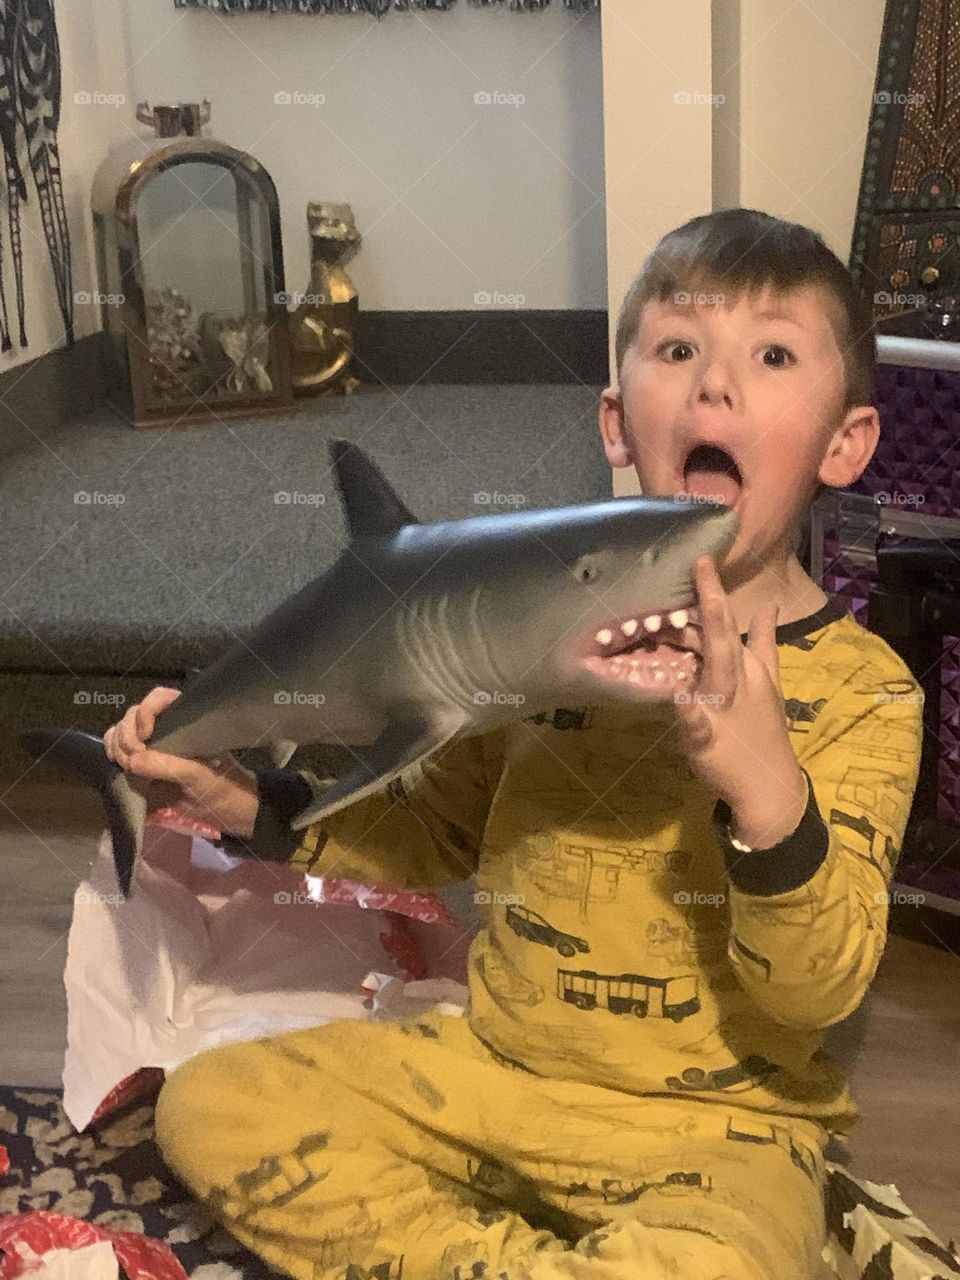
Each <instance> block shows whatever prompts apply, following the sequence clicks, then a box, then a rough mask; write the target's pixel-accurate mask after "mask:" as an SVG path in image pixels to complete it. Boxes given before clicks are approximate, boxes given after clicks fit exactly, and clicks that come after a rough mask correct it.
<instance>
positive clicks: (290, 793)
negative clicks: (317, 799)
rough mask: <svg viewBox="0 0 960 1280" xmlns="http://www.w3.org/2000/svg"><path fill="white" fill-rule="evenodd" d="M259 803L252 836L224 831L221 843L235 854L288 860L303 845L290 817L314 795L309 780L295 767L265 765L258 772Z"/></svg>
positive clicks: (275, 860)
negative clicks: (269, 767)
mask: <svg viewBox="0 0 960 1280" xmlns="http://www.w3.org/2000/svg"><path fill="white" fill-rule="evenodd" d="M256 779H257V795H258V796H259V798H260V805H259V807H258V809H257V816H256V818H255V819H254V823H253V835H252V836H251V837H250V838H249V840H244V839H243V838H242V837H240V836H232V835H229V834H227V833H226V832H224V833H223V834H222V835H221V838H220V843H221V844H222V845H223V848H224V850H225V851H226V852H227V853H229V854H230V855H231V856H233V857H235V858H265V859H266V860H267V861H269V862H289V861H290V859H291V858H292V857H293V855H294V853H296V851H297V849H298V848H299V846H300V840H301V833H300V832H299V831H293V830H292V829H291V827H290V819H291V818H292V817H293V816H294V814H297V813H299V812H300V810H301V809H305V808H306V807H307V805H308V804H309V803H310V800H311V798H312V796H313V791H312V790H311V787H310V784H309V782H307V780H306V778H304V777H302V776H301V774H299V773H296V772H295V771H294V770H292V769H262V770H259V771H257V773H256Z"/></svg>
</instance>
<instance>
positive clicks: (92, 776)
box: [20, 729, 147, 897]
mask: <svg viewBox="0 0 960 1280" xmlns="http://www.w3.org/2000/svg"><path fill="white" fill-rule="evenodd" d="M20 741H21V743H22V745H23V747H24V748H25V749H26V750H27V751H28V752H29V753H30V755H32V756H34V757H35V758H36V759H38V760H43V761H44V762H45V763H50V764H52V765H53V766H54V767H55V768H56V770H57V772H58V773H60V774H61V775H62V776H63V777H64V778H65V779H66V780H67V781H68V782H79V783H85V784H86V785H87V786H91V787H95V788H96V789H97V791H99V793H100V798H101V800H102V801H103V807H104V810H105V811H106V816H107V825H108V826H109V828H110V838H111V840H112V842H113V863H114V866H115V868H116V872H117V880H118V881H119V883H120V890H121V892H122V893H123V895H124V897H127V896H128V895H129V893H130V889H131V887H132V884H133V873H134V870H135V869H136V865H137V862H138V860H139V857H140V853H141V850H142V848H143V827H144V823H145V821H146V817H147V799H146V796H145V795H143V794H142V793H141V792H140V791H138V790H137V789H136V787H134V786H133V784H132V783H131V782H130V779H129V778H128V777H127V775H126V774H125V773H124V771H123V770H122V769H121V768H120V766H119V765H118V764H114V762H113V761H112V760H111V759H110V758H109V756H108V755H107V754H106V752H105V751H104V749H103V739H102V738H98V737H96V736H95V735H94V734H91V733H81V732H80V731H79V730H78V729H32V730H30V732H29V733H24V734H22V735H21V738H20Z"/></svg>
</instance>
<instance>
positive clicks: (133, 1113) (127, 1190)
mask: <svg viewBox="0 0 960 1280" xmlns="http://www.w3.org/2000/svg"><path fill="white" fill-rule="evenodd" d="M158 1093H159V1085H157V1086H155V1087H154V1088H153V1089H152V1091H151V1092H149V1093H144V1094H142V1095H141V1096H140V1097H139V1098H136V1099H134V1100H133V1101H131V1102H129V1103H127V1104H126V1105H125V1106H123V1107H120V1108H118V1109H117V1110H114V1111H111V1112H110V1113H109V1115H107V1116H105V1117H104V1118H103V1119H101V1120H99V1121H97V1122H95V1123H94V1124H93V1125H91V1126H90V1128H88V1129H87V1130H86V1132H84V1133H77V1132H76V1131H75V1129H74V1128H73V1125H72V1124H71V1123H70V1121H69V1120H68V1119H67V1117H66V1116H65V1115H64V1112H63V1108H62V1106H61V1097H62V1094H61V1092H59V1091H57V1090H53V1089H26V1088H11V1087H8V1086H0V1145H2V1146H5V1147H6V1148H7V1152H8V1154H9V1157H10V1168H9V1171H8V1172H7V1173H6V1174H0V1215H2V1214H10V1213H27V1212H29V1211H30V1210H32V1209H40V1210H48V1211H51V1212H55V1213H60V1214H65V1215H68V1216H71V1217H74V1218H80V1219H82V1220H84V1221H86V1222H92V1223H95V1224H97V1225H98V1226H101V1227H105V1228H108V1229H110V1230H114V1231H136V1232H141V1233H142V1234H144V1235H146V1236H149V1237H151V1238H153V1239H155V1240H162V1241H164V1243H166V1244H167V1245H169V1247H170V1248H171V1249H172V1251H173V1252H174V1254H176V1256H177V1258H178V1259H179V1261H180V1264H181V1266H182V1267H183V1269H184V1271H185V1272H186V1273H187V1275H188V1276H190V1277H192V1278H193V1280H221V1277H227V1276H229V1277H231V1280H235V1278H236V1277H240V1278H241V1280H276V1278H277V1277H281V1276H282V1273H281V1272H278V1271H276V1270H275V1269H274V1268H272V1267H270V1266H268V1265H267V1264H266V1263H265V1262H263V1261H262V1259H260V1258H258V1257H256V1255H254V1254H252V1253H250V1251H249V1250H248V1249H246V1248H244V1246H243V1245H241V1244H240V1243H239V1242H238V1241H237V1240H235V1239H234V1238H233V1237H232V1236H231V1235H229V1234H228V1233H227V1232H226V1231H224V1230H223V1228H222V1227H220V1226H219V1225H218V1224H217V1223H216V1222H215V1221H214V1219H213V1218H211V1217H210V1215H209V1214H208V1213H207V1211H206V1210H205V1209H204V1207H203V1206H202V1205H201V1204H199V1203H197V1201H196V1200H194V1199H192V1198H191V1194H190V1192H189V1191H188V1190H187V1189H186V1188H185V1187H184V1186H183V1184H182V1183H181V1182H178V1180H177V1179H176V1178H175V1177H174V1175H173V1174H172V1173H171V1171H170V1170H169V1169H168V1168H167V1166H166V1165H165V1164H164V1162H163V1159H162V1157H161V1155H160V1152H159V1150H158V1148H157V1146H156V1144H155V1143H154V1140H153V1133H154V1130H153V1117H154V1110H155V1105H156V1099H157V1094H158ZM827 1168H828V1170H829V1180H828V1183H827V1188H826V1208H827V1220H828V1224H829V1228H830V1237H829V1247H830V1249H831V1259H830V1261H831V1264H832V1266H831V1267H830V1268H829V1270H831V1271H832V1272H833V1273H834V1274H835V1275H836V1276H838V1277H839V1280H958V1277H960V1256H958V1254H957V1252H956V1250H955V1247H954V1245H953V1242H952V1241H951V1242H950V1243H949V1244H948V1245H944V1244H943V1243H942V1242H941V1241H939V1240H938V1239H937V1238H936V1237H935V1236H934V1234H933V1232H931V1231H930V1230H929V1228H927V1227H926V1226H925V1225H924V1224H923V1223H922V1222H920V1221H919V1220H918V1219H917V1218H915V1217H914V1216H913V1214H912V1213H911V1212H910V1210H909V1209H908V1207H907V1206H906V1205H905V1204H903V1202H902V1201H901V1200H900V1199H899V1196H898V1195H897V1193H896V1188H895V1187H886V1186H880V1185H877V1184H875V1183H871V1182H863V1181H860V1180H858V1179H856V1178H854V1177H853V1176H852V1174H850V1173H849V1171H847V1170H845V1169H843V1168H842V1167H841V1166H840V1165H838V1164H835V1163H833V1162H832V1161H830V1160H829V1159H828V1163H827ZM851 1215H852V1216H851ZM218 1264H219V1265H218ZM207 1268H209V1270H207Z"/></svg>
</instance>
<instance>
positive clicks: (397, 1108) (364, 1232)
mask: <svg viewBox="0 0 960 1280" xmlns="http://www.w3.org/2000/svg"><path fill="white" fill-rule="evenodd" d="M734 1101H735V1099H732V1098H731V1099H729V1100H727V1099H717V1100H716V1101H706V1100H703V1101H698V1100H693V1099H690V1098H674V1097H640V1096H637V1095H633V1094H627V1093H622V1092H619V1091H616V1090H611V1089H609V1088H606V1087H599V1086H597V1085H592V1084H587V1083H583V1082H579V1081H570V1080H556V1079H547V1078H544V1077H542V1076H538V1075H534V1074H533V1073H531V1072H529V1071H527V1070H526V1069H524V1068H522V1067H519V1066H518V1065H516V1064H512V1063H510V1062H509V1060H507V1059H504V1058H503V1057H502V1056H501V1055H499V1054H497V1053H495V1052H494V1051H493V1050H492V1049H491V1048H490V1047H488V1046H487V1045H485V1044H484V1042H483V1041H482V1040H480V1039H479V1038H478V1037H477V1036H476V1035H475V1034H474V1033H473V1031H472V1030H471V1028H470V1026H469V1024H468V1022H467V1020H466V1018H462V1017H456V1016H450V1015H444V1014H439V1013H436V1012H431V1013H428V1014H424V1015H420V1016H417V1017H411V1018H407V1019H406V1020H404V1021H402V1022H365V1021H360V1020H354V1019H339V1020H337V1021H335V1022H330V1023H327V1024H326V1025H324V1026H321V1027H315V1028H311V1029H309V1030H305V1031H296V1032H292V1033H286V1034H283V1035H280V1036H276V1037H272V1038H269V1039H263V1040H254V1041H248V1042H246V1043H242V1044H231V1045H226V1046H222V1047H220V1048H216V1049H212V1050H208V1051H206V1052H204V1053H201V1054H199V1055H198V1056H197V1057H195V1058H192V1059H190V1060H189V1061H187V1062H185V1063H184V1064H183V1065H181V1066H180V1067H178V1068H177V1069H176V1070H175V1071H174V1072H173V1073H172V1074H171V1076H170V1077H169V1079H168V1080H167V1082H166V1083H165V1085H164V1087H163V1089H162V1091H161V1093H160V1097H159V1099H158V1103H157V1117H156V1126H157V1127H156V1132H157V1141H158V1143H159V1145H160V1149H161V1151H162V1153H163V1155H164V1157H165V1159H166V1161H167V1163H168V1164H169V1165H170V1166H171V1168H172V1169H173V1170H174V1172H175V1173H176V1174H177V1175H178V1176H179V1177H180V1178H181V1180H182V1181H183V1182H185V1183H186V1184H187V1186H189V1187H190V1188H191V1189H192V1191H193V1192H194V1193H195V1194H196V1195H198V1196H199V1197H200V1198H201V1199H202V1200H203V1201H204V1202H205V1203H206V1204H207V1205H208V1207H209V1208H210V1209H211V1211H212V1212H213V1213H214V1215H215V1216H216V1217H217V1218H218V1219H219V1220H220V1221H221V1222H222V1223H223V1224H224V1226H226V1227H227V1229H228V1230H229V1231H231V1232H232V1233H233V1234H234V1235H235V1236H236V1237H237V1238H238V1239H239V1240H241V1241H242V1242H243V1243H244V1244H245V1245H247V1246H248V1247H249V1248H250V1249H252V1250H253V1251H254V1252H255V1253H257V1254H259V1255H260V1256H261V1257H262V1258H264V1259H266V1260H267V1261H268V1262H269V1263H271V1264H272V1265H273V1266H274V1267H276V1268H277V1269H278V1270H279V1271H280V1272H282V1273H283V1274H285V1275H289V1276H293V1277H295V1278H296V1280H478V1278H480V1277H482V1278H483V1280H666V1278H667V1277H670V1278H671V1280H814V1278H815V1277H819V1276H820V1275H821V1270H822V1263H821V1261H820V1254H821V1249H822V1247H823V1245H824V1243H825V1239H826V1224H825V1217H824V1184H825V1181H826V1166H825V1163H824V1158H823V1151H824V1147H825V1145H826V1141H827V1134H826V1132H825V1130H824V1129H823V1128H822V1127H821V1126H820V1125H818V1124H816V1123H815V1122H812V1121H806V1120H798V1119H794V1118H792V1117H771V1116H765V1115H761V1114H759V1113H757V1112H755V1111H750V1110H749V1109H747V1108H738V1107H736V1106H735V1105H733V1103H734Z"/></svg>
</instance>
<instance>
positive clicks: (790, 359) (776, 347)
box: [764, 342, 796, 369]
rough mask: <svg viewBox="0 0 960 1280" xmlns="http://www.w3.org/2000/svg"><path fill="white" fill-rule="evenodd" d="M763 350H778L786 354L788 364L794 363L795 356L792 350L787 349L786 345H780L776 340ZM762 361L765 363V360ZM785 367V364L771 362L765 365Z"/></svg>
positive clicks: (778, 367) (769, 367)
mask: <svg viewBox="0 0 960 1280" xmlns="http://www.w3.org/2000/svg"><path fill="white" fill-rule="evenodd" d="M765 351H779V352H781V353H782V354H783V355H784V356H786V358H787V363H788V364H795V363H796V358H795V357H794V355H793V352H792V351H788V350H787V348H786V347H782V346H781V345H780V344H779V343H778V342H774V343H771V345H770V346H769V347H767V348H765ZM764 363H766V361H764ZM786 367H787V365H786V364H773V365H771V364H768V365H767V368H768V369H785V368H786Z"/></svg>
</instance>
